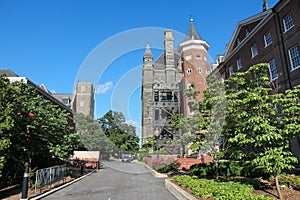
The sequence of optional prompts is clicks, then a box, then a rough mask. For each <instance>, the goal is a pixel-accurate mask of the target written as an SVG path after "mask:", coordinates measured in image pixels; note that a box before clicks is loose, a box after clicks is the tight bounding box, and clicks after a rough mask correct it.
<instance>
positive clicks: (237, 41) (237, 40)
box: [236, 37, 241, 45]
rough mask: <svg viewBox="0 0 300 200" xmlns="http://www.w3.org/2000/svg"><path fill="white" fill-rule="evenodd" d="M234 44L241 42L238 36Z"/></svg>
mask: <svg viewBox="0 0 300 200" xmlns="http://www.w3.org/2000/svg"><path fill="white" fill-rule="evenodd" d="M236 44H237V45H240V44H241V39H240V38H239V37H238V38H237V39H236Z"/></svg>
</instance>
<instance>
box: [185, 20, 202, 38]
mask: <svg viewBox="0 0 300 200" xmlns="http://www.w3.org/2000/svg"><path fill="white" fill-rule="evenodd" d="M187 40H201V37H200V35H199V33H198V31H197V29H196V28H195V26H194V19H193V18H191V19H190V27H189V30H188V32H187V34H186V35H185V38H184V41H187Z"/></svg>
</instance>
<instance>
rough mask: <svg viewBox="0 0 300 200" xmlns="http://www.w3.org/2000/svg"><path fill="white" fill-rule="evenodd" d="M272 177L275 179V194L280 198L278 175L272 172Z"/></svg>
mask: <svg viewBox="0 0 300 200" xmlns="http://www.w3.org/2000/svg"><path fill="white" fill-rule="evenodd" d="M274 179H275V185H276V190H277V195H278V197H279V199H282V194H281V191H280V185H279V181H278V176H277V173H276V172H275V173H274Z"/></svg>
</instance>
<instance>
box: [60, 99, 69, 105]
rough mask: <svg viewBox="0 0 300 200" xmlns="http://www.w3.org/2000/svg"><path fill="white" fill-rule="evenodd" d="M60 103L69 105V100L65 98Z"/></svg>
mask: <svg viewBox="0 0 300 200" xmlns="http://www.w3.org/2000/svg"><path fill="white" fill-rule="evenodd" d="M61 101H62V103H63V104H65V105H69V103H70V99H67V98H66V99H62V100H61Z"/></svg>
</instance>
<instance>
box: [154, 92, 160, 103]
mask: <svg viewBox="0 0 300 200" xmlns="http://www.w3.org/2000/svg"><path fill="white" fill-rule="evenodd" d="M158 101H159V92H158V91H155V92H154V102H158Z"/></svg>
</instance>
